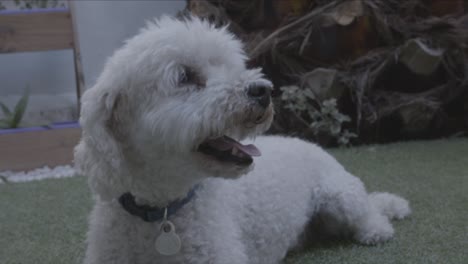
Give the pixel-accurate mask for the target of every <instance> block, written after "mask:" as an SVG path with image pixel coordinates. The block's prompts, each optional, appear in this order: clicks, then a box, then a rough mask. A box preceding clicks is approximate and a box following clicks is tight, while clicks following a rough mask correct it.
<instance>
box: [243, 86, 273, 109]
mask: <svg viewBox="0 0 468 264" xmlns="http://www.w3.org/2000/svg"><path fill="white" fill-rule="evenodd" d="M246 92H247V96H248V97H249V98H250V99H252V100H255V101H256V102H257V103H258V104H259V105H260V106H261V107H263V108H267V107H268V106H269V105H270V102H271V87H270V86H266V85H263V84H252V85H249V86H248V87H247V91H246Z"/></svg>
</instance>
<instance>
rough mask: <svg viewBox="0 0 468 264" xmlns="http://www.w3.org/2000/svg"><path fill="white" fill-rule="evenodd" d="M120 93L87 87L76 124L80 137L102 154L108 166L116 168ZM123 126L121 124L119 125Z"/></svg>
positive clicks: (118, 153) (120, 106) (120, 103)
mask: <svg viewBox="0 0 468 264" xmlns="http://www.w3.org/2000/svg"><path fill="white" fill-rule="evenodd" d="M123 101H124V99H123V95H121V94H120V93H118V92H117V91H106V92H103V91H102V90H100V89H90V90H89V91H86V93H85V94H84V95H83V100H82V102H83V104H82V108H81V117H80V124H81V127H82V129H83V140H85V141H87V143H88V144H90V145H91V146H92V147H93V148H94V149H95V151H97V152H99V153H100V154H101V155H104V156H105V157H104V158H105V159H107V162H109V163H110V164H111V165H112V167H114V168H118V167H119V165H120V162H121V160H122V153H121V146H120V145H121V144H120V142H119V141H120V140H122V135H123V128H122V127H120V125H122V120H123V114H122V112H123V111H122V109H121V108H122V104H123ZM122 126H123V125H122Z"/></svg>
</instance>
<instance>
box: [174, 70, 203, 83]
mask: <svg viewBox="0 0 468 264" xmlns="http://www.w3.org/2000/svg"><path fill="white" fill-rule="evenodd" d="M179 84H181V85H184V84H185V85H187V84H192V85H197V86H204V85H205V81H204V80H203V78H202V77H201V76H200V75H199V74H198V73H197V72H195V71H194V70H193V69H191V68H189V67H184V69H183V71H182V72H181V73H180V76H179Z"/></svg>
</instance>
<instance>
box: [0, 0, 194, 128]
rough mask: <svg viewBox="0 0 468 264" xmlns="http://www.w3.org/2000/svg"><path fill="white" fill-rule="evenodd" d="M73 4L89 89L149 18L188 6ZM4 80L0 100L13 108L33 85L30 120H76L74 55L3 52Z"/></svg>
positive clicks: (175, 0)
mask: <svg viewBox="0 0 468 264" xmlns="http://www.w3.org/2000/svg"><path fill="white" fill-rule="evenodd" d="M74 4H75V11H76V12H75V15H76V21H77V28H78V34H79V41H80V45H81V54H82V62H83V68H84V74H85V82H86V86H87V87H90V86H92V85H93V84H94V82H95V80H96V78H97V77H98V75H99V73H100V72H101V70H102V67H103V66H104V63H105V61H106V59H107V57H109V56H110V55H111V54H112V53H113V51H114V50H115V49H116V48H118V47H120V46H121V45H122V42H123V41H124V40H125V39H127V38H129V37H131V36H133V35H134V34H135V33H137V32H138V29H139V28H141V27H142V26H144V24H145V21H146V20H149V19H152V18H154V17H158V16H160V15H162V14H170V15H175V14H176V13H177V12H178V11H179V10H182V9H183V8H184V7H185V0H166V1H160V0H157V1H140V0H134V1H115V0H114V1H108V0H107V1H106V0H104V1H89V0H77V1H74ZM0 80H1V84H0V101H2V102H5V103H6V104H7V105H10V106H12V105H13V104H14V103H15V102H16V101H17V99H18V98H19V97H20V95H21V94H22V92H23V89H24V88H25V87H26V86H29V87H30V90H31V99H30V104H29V106H28V114H27V118H26V119H27V120H26V121H27V122H29V123H31V122H33V123H41V122H48V121H51V120H52V121H64V120H67V119H70V118H72V117H71V116H70V115H73V110H72V109H73V108H74V107H75V104H76V101H75V94H74V93H75V76H74V68H73V57H72V52H71V51H68V50H65V51H50V52H34V53H15V54H0ZM74 114H75V115H76V113H74Z"/></svg>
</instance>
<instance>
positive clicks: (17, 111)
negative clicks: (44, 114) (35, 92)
mask: <svg viewBox="0 0 468 264" xmlns="http://www.w3.org/2000/svg"><path fill="white" fill-rule="evenodd" d="M28 101H29V89H26V91H25V93H24V94H23V96H22V97H21V98H20V100H19V101H18V102H17V103H16V105H15V108H14V109H13V110H10V109H9V108H8V107H7V106H6V105H5V104H4V103H2V102H0V108H2V112H3V114H4V116H5V117H4V118H3V119H0V129H5V128H17V127H19V125H20V123H21V120H22V119H23V116H24V113H25V112H26V108H27V106H28Z"/></svg>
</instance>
